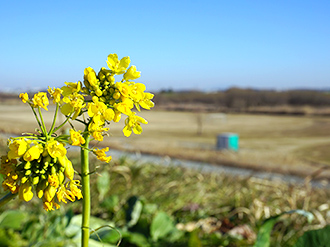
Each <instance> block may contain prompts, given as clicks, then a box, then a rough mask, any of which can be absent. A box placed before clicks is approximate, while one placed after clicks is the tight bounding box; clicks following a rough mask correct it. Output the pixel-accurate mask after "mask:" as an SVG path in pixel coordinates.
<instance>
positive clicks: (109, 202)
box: [101, 195, 119, 212]
mask: <svg viewBox="0 0 330 247" xmlns="http://www.w3.org/2000/svg"><path fill="white" fill-rule="evenodd" d="M118 204H119V196H118V195H111V196H109V197H107V198H106V199H104V201H103V202H102V203H101V206H102V207H105V208H106V209H107V210H108V211H111V212H113V211H114V209H115V207H116V206H118Z"/></svg>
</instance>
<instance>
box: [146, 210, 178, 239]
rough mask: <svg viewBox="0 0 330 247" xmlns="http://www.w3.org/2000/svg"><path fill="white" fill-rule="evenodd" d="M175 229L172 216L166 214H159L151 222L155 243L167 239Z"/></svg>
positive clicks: (151, 232) (151, 231)
mask: <svg viewBox="0 0 330 247" xmlns="http://www.w3.org/2000/svg"><path fill="white" fill-rule="evenodd" d="M174 228H175V226H174V223H173V221H172V219H171V218H170V216H168V214H167V213H165V212H159V213H158V214H157V215H156V216H155V218H154V219H153V220H152V222H151V226H150V234H151V237H152V239H153V240H154V241H157V240H158V239H160V238H163V237H165V236H166V235H167V234H169V233H170V232H171V231H172V230H173V229H174Z"/></svg>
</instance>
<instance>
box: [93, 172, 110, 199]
mask: <svg viewBox="0 0 330 247" xmlns="http://www.w3.org/2000/svg"><path fill="white" fill-rule="evenodd" d="M100 175H101V176H99V177H98V178H97V182H96V186H97V190H98V192H99V200H100V201H102V200H103V198H104V196H105V195H106V194H107V193H108V191H109V189H110V175H109V173H108V172H107V171H104V172H102V173H101V174H100Z"/></svg>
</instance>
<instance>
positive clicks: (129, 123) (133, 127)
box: [123, 113, 148, 137]
mask: <svg viewBox="0 0 330 247" xmlns="http://www.w3.org/2000/svg"><path fill="white" fill-rule="evenodd" d="M141 123H143V124H147V123H148V122H147V120H145V119H144V118H142V117H139V116H136V115H135V113H132V114H131V115H130V116H128V118H126V120H125V127H124V129H123V133H124V135H125V136H126V137H129V136H130V135H131V134H132V131H133V132H134V134H138V135H139V134H141V133H142V127H141V125H140V124H141Z"/></svg>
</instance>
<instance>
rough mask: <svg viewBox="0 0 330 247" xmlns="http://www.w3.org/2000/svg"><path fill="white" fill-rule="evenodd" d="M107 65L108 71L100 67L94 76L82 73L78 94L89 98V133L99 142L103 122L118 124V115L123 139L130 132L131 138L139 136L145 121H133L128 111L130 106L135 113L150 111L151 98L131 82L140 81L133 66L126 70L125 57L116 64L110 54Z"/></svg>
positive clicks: (143, 87)
mask: <svg viewBox="0 0 330 247" xmlns="http://www.w3.org/2000/svg"><path fill="white" fill-rule="evenodd" d="M107 64H108V67H109V69H106V68H104V67H103V68H101V70H100V71H99V72H98V74H96V72H95V71H94V70H93V69H92V68H90V67H88V68H86V69H85V70H84V85H85V87H84V88H83V89H82V92H83V93H85V94H87V95H90V96H92V102H91V103H89V104H88V115H89V116H90V117H91V118H92V119H93V124H92V126H91V129H90V131H91V132H92V133H93V137H94V138H95V139H97V140H102V137H101V133H102V132H103V131H107V129H104V125H105V122H106V121H108V122H109V121H114V122H119V120H120V118H121V115H122V114H125V115H126V116H127V119H126V121H125V127H124V129H123V133H124V135H125V136H130V135H131V133H132V131H131V130H132V129H133V132H134V133H135V134H141V132H142V127H141V126H140V124H141V123H143V124H147V121H146V120H144V119H143V118H141V117H137V116H136V115H135V113H134V112H133V111H132V109H133V108H134V106H135V108H136V109H137V110H138V111H140V107H142V108H144V109H148V110H149V109H150V108H152V107H153V106H154V103H153V102H152V98H153V94H151V93H148V92H145V90H146V87H145V85H144V84H142V83H135V82H134V81H133V80H135V79H137V78H139V77H140V72H139V71H136V67H135V66H134V65H132V66H130V67H129V64H130V58H129V57H123V58H122V59H120V60H119V59H118V56H117V54H110V55H109V56H108V60H107ZM120 74H123V78H122V80H121V81H119V82H115V76H116V75H120Z"/></svg>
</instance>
